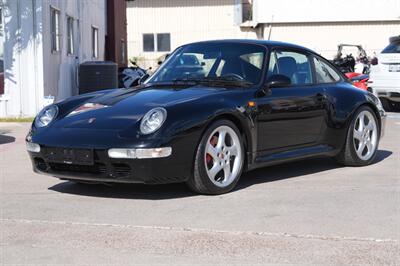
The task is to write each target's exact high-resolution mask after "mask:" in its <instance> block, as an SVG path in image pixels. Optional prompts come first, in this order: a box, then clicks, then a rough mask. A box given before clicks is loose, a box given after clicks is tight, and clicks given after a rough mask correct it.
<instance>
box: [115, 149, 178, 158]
mask: <svg viewBox="0 0 400 266" xmlns="http://www.w3.org/2000/svg"><path fill="white" fill-rule="evenodd" d="M171 154H172V148H171V147H165V148H152V149H110V150H108V156H109V157H110V158H115V159H135V158H137V159H149V158H164V157H168V156H170V155H171Z"/></svg>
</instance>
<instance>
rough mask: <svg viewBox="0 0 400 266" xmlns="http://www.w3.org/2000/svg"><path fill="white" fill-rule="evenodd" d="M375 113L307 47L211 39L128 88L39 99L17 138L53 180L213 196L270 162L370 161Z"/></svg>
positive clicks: (380, 125)
mask: <svg viewBox="0 0 400 266" xmlns="http://www.w3.org/2000/svg"><path fill="white" fill-rule="evenodd" d="M184 58H192V59H193V60H183V59H184ZM193 62H196V63H193ZM384 122H385V112H384V111H383V108H382V105H381V103H380V101H379V99H378V98H376V97H375V96H374V95H372V94H371V93H369V92H366V91H363V90H360V89H357V88H355V87H353V86H352V85H351V84H350V82H349V81H348V80H347V79H346V78H345V77H344V76H343V75H342V74H341V73H340V72H339V71H338V70H337V69H336V68H335V67H334V66H333V65H332V64H331V63H329V62H328V61H327V60H326V59H324V58H322V57H321V56H319V55H318V54H316V53H314V52H313V51H311V50H309V49H306V48H303V47H300V46H297V45H292V44H287V43H280V42H271V41H258V40H257V41H256V40H222V41H208V42H199V43H193V44H188V45H183V46H181V47H179V48H177V49H176V50H175V51H174V52H173V53H172V54H171V55H170V56H169V57H168V59H167V60H166V61H165V62H164V63H163V64H162V65H161V66H160V68H159V69H158V70H157V71H156V72H155V73H154V75H153V76H151V77H150V78H148V79H147V80H146V81H144V82H142V84H141V85H139V86H138V87H134V88H131V89H111V90H104V91H99V92H94V93H90V94H84V95H79V96H76V97H72V98H69V99H67V100H64V101H61V102H58V103H56V104H53V105H51V106H48V107H45V108H44V109H43V110H42V111H41V112H40V113H39V114H38V115H37V117H36V118H35V121H34V122H33V124H32V128H31V130H30V132H29V134H28V136H27V138H26V142H27V149H28V152H29V155H30V157H31V159H32V164H33V168H34V171H35V172H38V173H43V174H49V175H52V176H55V177H58V178H60V179H63V180H72V181H75V182H95V183H113V182H119V183H145V184H160V183H173V182H186V183H187V184H188V186H189V187H190V188H191V189H193V190H194V191H196V192H199V193H204V194H220V193H225V192H228V191H230V190H232V189H233V188H234V187H235V185H236V183H237V182H238V180H239V178H240V176H241V175H242V173H243V172H244V171H249V170H252V169H255V168H258V167H265V166H268V165H272V164H277V163H283V162H289V161H293V160H298V159H304V158H310V157H318V156H330V157H335V158H336V159H337V161H338V162H339V163H341V164H344V165H349V166H364V165H368V164H371V163H372V161H373V160H374V157H375V155H376V153H377V149H378V144H379V139H380V137H381V136H383V131H384Z"/></svg>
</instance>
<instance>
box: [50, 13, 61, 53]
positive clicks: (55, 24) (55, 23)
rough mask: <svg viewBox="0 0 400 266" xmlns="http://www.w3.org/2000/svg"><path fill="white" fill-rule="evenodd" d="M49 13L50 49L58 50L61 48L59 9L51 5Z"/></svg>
mask: <svg viewBox="0 0 400 266" xmlns="http://www.w3.org/2000/svg"><path fill="white" fill-rule="evenodd" d="M50 14H51V18H50V23H51V25H50V29H51V51H52V52H58V51H60V49H61V45H60V44H61V33H60V11H59V10H57V9H55V8H53V7H51V8H50Z"/></svg>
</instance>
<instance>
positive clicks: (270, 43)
mask: <svg viewBox="0 0 400 266" xmlns="http://www.w3.org/2000/svg"><path fill="white" fill-rule="evenodd" d="M200 43H247V44H258V45H264V46H267V47H284V48H292V49H298V50H305V51H308V52H311V53H315V52H314V51H312V50H311V49H308V48H306V47H303V46H300V45H297V44H292V43H287V42H279V41H267V40H255V39H222V40H210V41H200V42H194V43H188V44H186V45H189V44H200Z"/></svg>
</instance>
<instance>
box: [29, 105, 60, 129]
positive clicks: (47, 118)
mask: <svg viewBox="0 0 400 266" xmlns="http://www.w3.org/2000/svg"><path fill="white" fill-rule="evenodd" d="M57 114H58V107H57V105H50V106H47V107H45V108H43V110H42V111H40V113H39V114H38V115H37V116H36V118H35V126H36V127H45V126H47V125H49V124H50V123H51V121H53V120H54V118H55V117H56V116H57Z"/></svg>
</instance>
